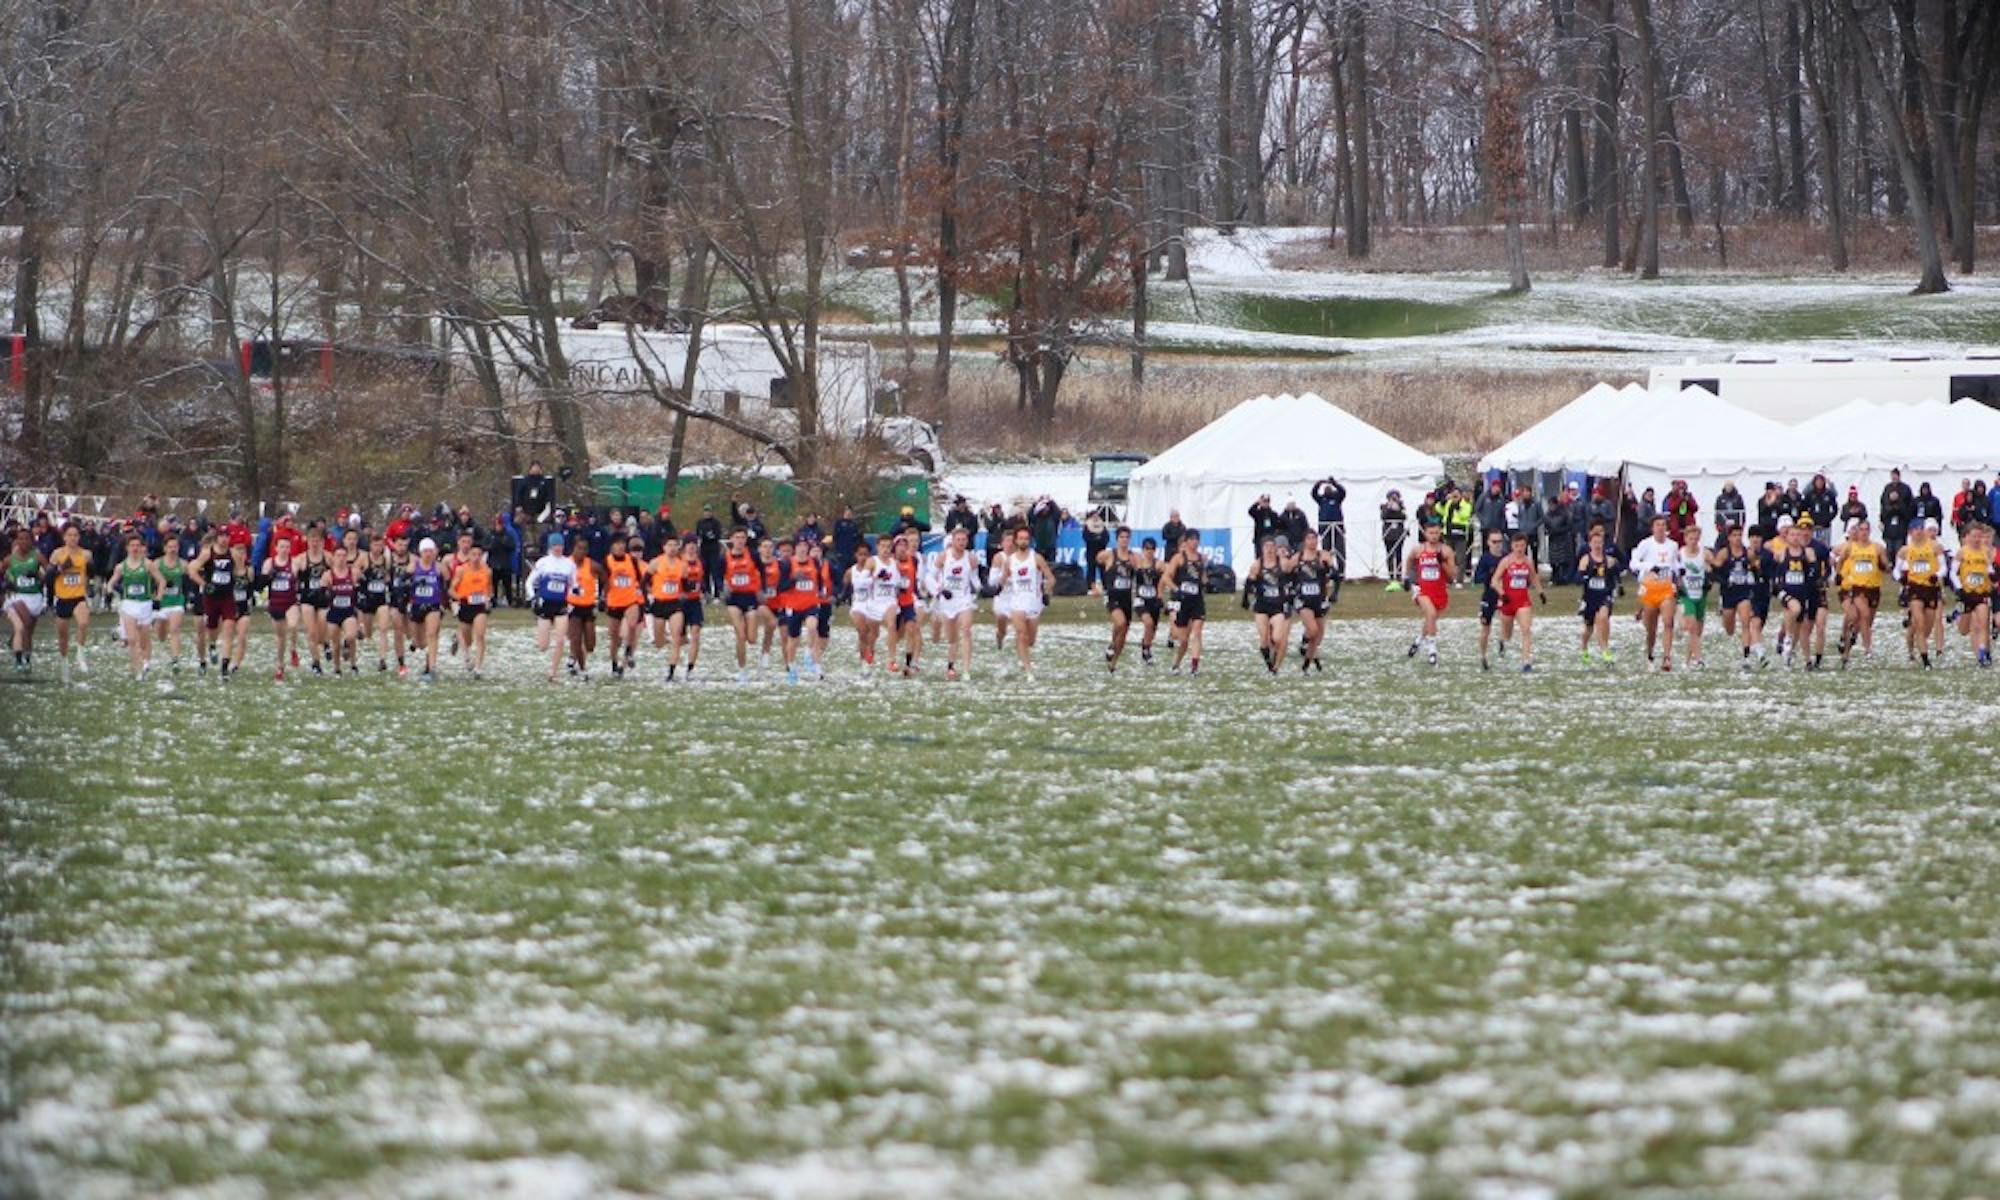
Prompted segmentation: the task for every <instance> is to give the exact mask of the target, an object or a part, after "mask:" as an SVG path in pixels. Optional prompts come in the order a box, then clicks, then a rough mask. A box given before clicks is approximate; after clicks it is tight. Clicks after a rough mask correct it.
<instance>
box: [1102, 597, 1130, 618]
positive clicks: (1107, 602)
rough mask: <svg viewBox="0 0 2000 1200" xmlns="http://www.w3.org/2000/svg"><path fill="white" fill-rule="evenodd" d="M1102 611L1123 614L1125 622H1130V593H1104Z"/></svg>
mask: <svg viewBox="0 0 2000 1200" xmlns="http://www.w3.org/2000/svg"><path fill="white" fill-rule="evenodd" d="M1104 611H1106V612H1122V613H1124V614H1125V619H1126V620H1127V621H1129V620H1131V619H1132V593H1130V592H1106V593H1104Z"/></svg>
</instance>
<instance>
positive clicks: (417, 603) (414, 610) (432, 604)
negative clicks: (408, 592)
mask: <svg viewBox="0 0 2000 1200" xmlns="http://www.w3.org/2000/svg"><path fill="white" fill-rule="evenodd" d="M440 611H442V610H441V609H440V608H439V607H438V605H437V602H436V601H432V600H412V601H410V620H412V621H415V622H416V623H417V624H419V625H421V624H423V623H424V621H425V619H426V618H428V617H429V616H430V615H431V614H432V613H434V612H440Z"/></svg>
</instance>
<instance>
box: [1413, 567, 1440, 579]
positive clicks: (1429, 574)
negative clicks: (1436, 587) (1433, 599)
mask: <svg viewBox="0 0 2000 1200" xmlns="http://www.w3.org/2000/svg"><path fill="white" fill-rule="evenodd" d="M1440 574H1441V573H1440V572H1439V571H1438V569H1437V567H1436V565H1435V564H1432V563H1425V564H1424V565H1423V566H1422V567H1420V568H1418V570H1417V578H1419V579H1421V580H1423V581H1424V582H1425V583H1436V582H1437V581H1438V578H1439V576H1440Z"/></svg>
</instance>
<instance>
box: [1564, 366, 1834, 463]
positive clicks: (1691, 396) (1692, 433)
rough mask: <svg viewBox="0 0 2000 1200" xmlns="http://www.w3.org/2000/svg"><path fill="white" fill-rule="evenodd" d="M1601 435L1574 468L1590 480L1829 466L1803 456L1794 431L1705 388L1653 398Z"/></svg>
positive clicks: (1804, 454)
mask: <svg viewBox="0 0 2000 1200" xmlns="http://www.w3.org/2000/svg"><path fill="white" fill-rule="evenodd" d="M1600 433H1601V436H1599V437H1598V439H1597V445H1596V447H1595V448H1594V449H1593V450H1592V452H1591V453H1589V454H1587V455H1585V456H1584V457H1583V459H1582V460H1581V461H1579V462H1576V463H1575V464H1573V465H1575V466H1577V467H1580V468H1581V469H1583V470H1586V471H1588V472H1590V473H1591V474H1593V475H1615V474H1617V473H1618V471H1619V469H1620V468H1621V467H1623V466H1625V465H1627V464H1643V465H1645V466H1649V467H1654V468H1658V469H1661V470H1668V471H1680V472H1685V473H1687V474H1690V475H1694V474H1704V475H1731V474H1736V473H1739V472H1744V471H1765V472H1769V471H1793V470H1808V469H1810V470H1819V469H1821V468H1822V467H1825V466H1828V465H1831V464H1827V463H1821V462H1818V461H1817V456H1816V455H1813V454H1807V453H1804V452H1803V451H1802V449H1801V447H1800V445H1799V439H1798V437H1797V434H1796V431H1795V430H1793V429H1791V428H1790V427H1788V426H1784V425H1780V424H1779V423H1778V422H1776V421H1773V420H1771V419H1770V418H1769V417H1760V416H1758V415H1757V414H1756V413H1753V412H1751V411H1749V410H1748V409H1743V408H1738V407H1736V406H1735V405H1733V404H1730V403H1727V402H1726V401H1724V400H1723V399H1721V398H1720V397H1718V396H1717V395H1715V393H1713V392H1710V391H1708V390H1707V389H1705V388H1697V387H1690V388H1683V389H1682V390H1681V393H1680V394H1679V395H1678V396H1664V395H1659V394H1657V393H1652V394H1650V402H1649V403H1647V404H1646V405H1644V406H1643V407H1641V408H1639V409H1638V410H1636V411H1635V412H1633V413H1632V414H1630V415H1629V416H1628V417H1626V418H1625V419H1622V420H1620V421H1618V422H1617V423H1616V425H1615V427H1614V428H1611V429H1606V430H1602V431H1600Z"/></svg>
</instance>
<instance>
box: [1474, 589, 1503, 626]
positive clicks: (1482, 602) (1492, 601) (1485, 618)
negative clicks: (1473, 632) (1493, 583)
mask: <svg viewBox="0 0 2000 1200" xmlns="http://www.w3.org/2000/svg"><path fill="white" fill-rule="evenodd" d="M1499 611H1500V593H1498V592H1484V593H1482V594H1481V595H1480V597H1479V623H1480V624H1481V625H1491V624H1492V623H1493V617H1494V615H1495V614H1497V613H1498V612H1499Z"/></svg>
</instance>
